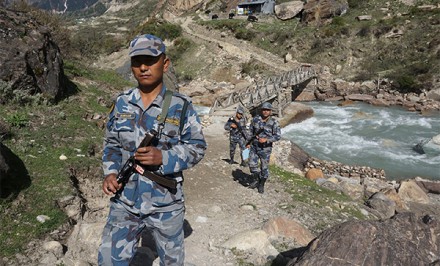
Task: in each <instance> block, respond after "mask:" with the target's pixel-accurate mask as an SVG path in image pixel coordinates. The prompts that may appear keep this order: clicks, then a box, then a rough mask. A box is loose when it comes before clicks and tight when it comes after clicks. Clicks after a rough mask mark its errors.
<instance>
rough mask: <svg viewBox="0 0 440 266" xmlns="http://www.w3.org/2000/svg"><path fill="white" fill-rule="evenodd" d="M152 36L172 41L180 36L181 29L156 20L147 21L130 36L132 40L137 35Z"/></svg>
mask: <svg viewBox="0 0 440 266" xmlns="http://www.w3.org/2000/svg"><path fill="white" fill-rule="evenodd" d="M147 33H148V34H153V35H155V36H157V37H159V38H161V39H163V40H165V39H167V40H174V39H176V38H178V37H180V36H181V35H182V27H180V26H179V25H176V24H171V23H169V22H163V21H160V20H157V19H152V20H149V21H148V22H146V23H144V24H143V25H141V26H139V27H138V28H136V29H135V31H134V32H133V33H132V34H131V35H132V37H131V38H130V39H132V38H134V37H135V36H137V35H139V34H147Z"/></svg>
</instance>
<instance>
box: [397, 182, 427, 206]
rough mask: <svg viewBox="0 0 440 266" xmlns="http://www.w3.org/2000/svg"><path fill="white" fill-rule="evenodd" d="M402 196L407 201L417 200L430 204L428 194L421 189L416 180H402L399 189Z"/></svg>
mask: <svg viewBox="0 0 440 266" xmlns="http://www.w3.org/2000/svg"><path fill="white" fill-rule="evenodd" d="M397 193H398V194H399V196H400V198H401V199H402V200H404V201H406V202H411V201H412V202H417V203H422V204H428V203H429V202H430V200H429V197H428V195H426V193H425V191H423V189H421V188H420V187H419V186H418V185H417V183H416V182H415V181H414V180H408V181H402V182H401V184H400V187H399V189H398V191H397Z"/></svg>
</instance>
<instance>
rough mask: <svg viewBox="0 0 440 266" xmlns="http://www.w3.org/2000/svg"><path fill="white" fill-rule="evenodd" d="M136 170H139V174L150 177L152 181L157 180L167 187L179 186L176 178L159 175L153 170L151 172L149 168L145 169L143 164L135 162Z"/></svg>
mask: <svg viewBox="0 0 440 266" xmlns="http://www.w3.org/2000/svg"><path fill="white" fill-rule="evenodd" d="M134 170H135V171H136V172H138V173H139V174H141V175H143V176H145V177H147V178H148V179H150V180H151V181H154V182H156V183H157V184H159V185H161V186H164V187H167V188H172V189H175V188H176V187H177V181H176V180H174V179H170V178H166V177H165V176H161V175H157V174H155V173H153V172H150V171H148V170H145V169H144V168H143V167H142V166H140V165H138V164H135V166H134Z"/></svg>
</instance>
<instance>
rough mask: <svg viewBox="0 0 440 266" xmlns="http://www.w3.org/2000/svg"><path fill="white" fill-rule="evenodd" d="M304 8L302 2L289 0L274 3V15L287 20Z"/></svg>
mask: <svg viewBox="0 0 440 266" xmlns="http://www.w3.org/2000/svg"><path fill="white" fill-rule="evenodd" d="M303 8H304V2H302V1H291V2H285V3H281V4H279V5H275V16H276V17H277V18H279V19H281V20H288V19H291V18H294V17H295V16H296V15H298V14H299V13H300V12H301V11H302V10H303Z"/></svg>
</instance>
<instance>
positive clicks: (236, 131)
mask: <svg viewBox="0 0 440 266" xmlns="http://www.w3.org/2000/svg"><path fill="white" fill-rule="evenodd" d="M234 119H235V117H234V116H232V117H230V118H229V119H228V121H227V122H226V123H225V130H228V131H229V138H230V139H233V140H236V141H238V140H240V139H243V140H246V139H247V137H248V133H247V129H246V118H245V117H244V116H243V117H242V118H241V119H240V120H239V121H238V122H237V123H238V124H239V125H240V126H239V127H237V128H232V127H231V124H232V123H234ZM235 122H236V120H235Z"/></svg>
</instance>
